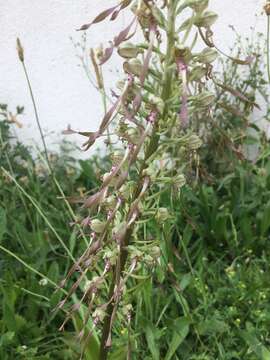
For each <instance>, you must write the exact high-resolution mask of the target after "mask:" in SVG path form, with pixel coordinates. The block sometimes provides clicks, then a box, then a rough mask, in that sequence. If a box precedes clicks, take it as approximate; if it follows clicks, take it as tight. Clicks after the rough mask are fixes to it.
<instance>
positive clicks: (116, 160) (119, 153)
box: [111, 150, 124, 165]
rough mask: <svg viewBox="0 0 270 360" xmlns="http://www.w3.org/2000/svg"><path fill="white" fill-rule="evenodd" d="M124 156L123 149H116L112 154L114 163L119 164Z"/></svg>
mask: <svg viewBox="0 0 270 360" xmlns="http://www.w3.org/2000/svg"><path fill="white" fill-rule="evenodd" d="M123 157H124V154H123V152H122V151H120V150H116V151H114V152H113V153H112V155H111V160H112V163H113V165H118V164H119V163H120V162H121V161H122V159H123Z"/></svg>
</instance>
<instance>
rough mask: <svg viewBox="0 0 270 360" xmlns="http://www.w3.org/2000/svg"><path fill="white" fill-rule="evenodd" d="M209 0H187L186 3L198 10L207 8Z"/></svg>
mask: <svg viewBox="0 0 270 360" xmlns="http://www.w3.org/2000/svg"><path fill="white" fill-rule="evenodd" d="M208 3H209V0H187V2H186V4H187V6H188V7H190V8H191V9H193V10H195V11H196V12H200V11H203V10H205V9H206V8H207V6H208Z"/></svg>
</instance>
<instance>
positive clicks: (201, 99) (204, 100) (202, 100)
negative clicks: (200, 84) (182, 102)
mask: <svg viewBox="0 0 270 360" xmlns="http://www.w3.org/2000/svg"><path fill="white" fill-rule="evenodd" d="M215 98H216V97H215V95H214V94H212V93H211V92H210V91H203V92H201V93H200V94H199V95H197V96H196V97H194V101H195V103H196V104H197V106H202V107H207V106H209V105H211V104H212V102H213V101H214V100H215Z"/></svg>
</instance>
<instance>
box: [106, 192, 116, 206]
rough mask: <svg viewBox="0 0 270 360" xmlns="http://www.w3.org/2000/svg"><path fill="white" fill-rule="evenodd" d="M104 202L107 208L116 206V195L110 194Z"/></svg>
mask: <svg viewBox="0 0 270 360" xmlns="http://www.w3.org/2000/svg"><path fill="white" fill-rule="evenodd" d="M103 204H104V206H105V207H106V208H107V209H114V208H115V206H116V198H115V196H114V195H110V196H108V197H107V198H106V199H105V200H104V202H103Z"/></svg>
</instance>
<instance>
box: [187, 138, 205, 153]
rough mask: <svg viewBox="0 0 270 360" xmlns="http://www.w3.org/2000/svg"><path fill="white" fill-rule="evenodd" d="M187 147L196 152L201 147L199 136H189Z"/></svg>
mask: <svg viewBox="0 0 270 360" xmlns="http://www.w3.org/2000/svg"><path fill="white" fill-rule="evenodd" d="M187 146H188V148H189V149H190V150H197V149H199V148H200V147H201V146H202V141H201V139H200V138H199V136H197V135H195V134H193V135H191V136H190V138H189V141H188V144H187Z"/></svg>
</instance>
